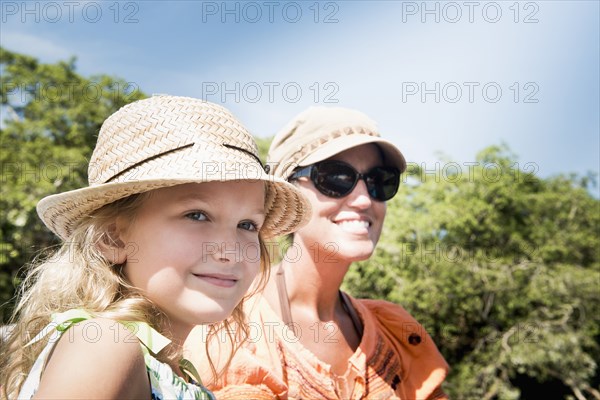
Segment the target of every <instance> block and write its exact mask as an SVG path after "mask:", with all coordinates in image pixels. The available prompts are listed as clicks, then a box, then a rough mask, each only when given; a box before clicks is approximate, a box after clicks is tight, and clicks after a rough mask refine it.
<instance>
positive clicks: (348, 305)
mask: <svg viewBox="0 0 600 400" xmlns="http://www.w3.org/2000/svg"><path fill="white" fill-rule="evenodd" d="M340 299H341V300H342V306H343V307H344V309H345V310H346V312H347V313H348V315H349V316H350V319H351V320H352V325H354V329H356V333H358V336H359V337H361V338H362V335H363V330H364V327H363V323H362V321H361V319H360V317H359V316H358V313H357V312H356V309H355V308H354V306H353V305H352V302H351V301H350V298H349V297H348V295H347V294H346V293H344V292H342V291H341V290H340Z"/></svg>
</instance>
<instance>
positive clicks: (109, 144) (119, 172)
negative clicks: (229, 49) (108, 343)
mask: <svg viewBox="0 0 600 400" xmlns="http://www.w3.org/2000/svg"><path fill="white" fill-rule="evenodd" d="M236 180H251V181H264V182H266V184H267V190H266V198H265V213H266V215H265V222H264V224H263V227H262V228H261V234H262V236H263V237H264V238H272V237H274V236H278V235H284V234H287V233H290V232H292V231H294V230H296V229H297V228H299V227H301V226H302V225H304V224H305V223H306V222H307V221H308V219H309V217H310V205H309V203H308V201H307V200H306V199H305V198H304V197H303V195H302V194H301V193H300V192H299V191H298V189H296V188H295V187H294V186H293V185H291V184H289V183H287V182H284V181H283V180H281V179H276V178H274V177H273V176H272V175H268V174H267V173H266V172H265V171H264V169H263V166H262V164H261V162H260V160H259V158H258V148H257V146H256V142H255V141H254V139H253V138H252V135H250V133H249V132H248V131H247V130H246V128H244V127H243V126H242V125H241V124H240V122H239V121H237V120H236V119H235V117H234V116H233V115H232V114H231V113H230V112H229V111H228V110H227V109H225V108H224V107H222V106H219V105H217V104H213V103H210V102H207V101H204V100H199V99H193V98H189V97H179V96H167V95H160V96H153V97H150V98H148V99H144V100H139V101H136V102H133V103H131V104H128V105H126V106H124V107H122V108H121V109H120V110H118V111H117V112H115V113H114V114H113V115H111V116H110V117H108V118H107V119H106V121H104V123H103V124H102V128H101V129H100V133H99V135H98V141H97V143H96V147H95V149H94V152H93V153H92V158H91V159H90V164H89V168H88V181H89V187H87V188H82V189H77V190H73V191H70V192H65V193H60V194H55V195H52V196H48V197H46V198H44V199H42V200H41V201H40V202H39V203H38V206H37V210H38V215H39V216H40V218H41V219H42V221H43V222H44V223H45V224H46V226H48V228H50V230H52V231H53V232H54V233H56V234H57V235H58V236H60V237H61V238H62V239H65V240H66V239H68V238H69V237H70V236H71V234H72V232H73V229H74V228H75V227H76V226H77V224H79V223H80V222H81V220H82V219H83V218H84V217H86V216H88V215H90V214H91V213H92V212H93V211H95V210H97V209H99V208H101V207H102V206H104V205H107V204H109V203H112V202H114V201H116V200H119V199H121V198H124V197H127V196H130V195H132V194H136V193H144V192H147V191H149V190H153V189H159V188H163V187H169V186H174V185H179V184H184V183H194V182H196V183H202V182H215V181H236ZM240 201H243V198H241V200H240Z"/></svg>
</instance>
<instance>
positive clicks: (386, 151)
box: [298, 135, 406, 172]
mask: <svg viewBox="0 0 600 400" xmlns="http://www.w3.org/2000/svg"><path fill="white" fill-rule="evenodd" d="M369 143H373V144H376V145H378V146H379V148H380V149H381V150H382V151H383V155H384V157H385V164H386V165H392V166H395V167H396V168H398V169H399V170H400V172H404V171H405V170H406V160H405V159H404V155H403V154H402V153H401V152H400V150H398V148H397V147H396V146H394V144H392V143H391V142H389V141H387V140H385V139H382V138H380V137H377V136H370V135H349V136H340V137H338V138H335V139H332V140H329V141H327V142H326V143H323V144H322V145H320V146H319V147H318V148H317V149H315V150H314V151H312V152H311V153H310V154H308V156H307V157H306V158H304V159H302V160H300V161H299V162H298V166H299V167H305V166H308V165H312V164H315V163H318V162H320V161H323V160H326V159H328V158H330V157H333V156H335V155H336V154H339V153H341V152H343V151H346V150H349V149H351V148H354V147H357V146H361V145H363V144H369Z"/></svg>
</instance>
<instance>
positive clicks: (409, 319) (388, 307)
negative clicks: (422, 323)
mask: <svg viewBox="0 0 600 400" xmlns="http://www.w3.org/2000/svg"><path fill="white" fill-rule="evenodd" d="M348 297H349V298H350V300H351V301H352V304H353V305H354V307H356V308H357V309H358V311H359V313H361V314H363V313H365V312H367V313H368V314H370V315H371V316H373V317H374V318H376V319H377V320H378V321H380V322H389V323H418V322H417V320H416V319H415V318H414V317H413V316H412V315H411V314H410V313H409V312H408V311H406V309H405V308H404V307H402V306H401V305H399V304H396V303H392V302H390V301H386V300H373V299H356V298H354V297H352V296H348Z"/></svg>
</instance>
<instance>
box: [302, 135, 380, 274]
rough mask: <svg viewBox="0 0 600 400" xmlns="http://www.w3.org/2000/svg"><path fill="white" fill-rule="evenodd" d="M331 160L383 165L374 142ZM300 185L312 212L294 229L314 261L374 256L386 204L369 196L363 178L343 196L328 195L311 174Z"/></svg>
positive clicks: (367, 167) (360, 166)
mask: <svg viewBox="0 0 600 400" xmlns="http://www.w3.org/2000/svg"><path fill="white" fill-rule="evenodd" d="M330 160H340V161H344V162H346V163H348V164H350V165H352V166H353V167H354V168H355V169H356V170H357V171H358V172H360V173H365V172H367V171H369V170H370V169H371V168H373V167H376V166H382V165H383V162H382V160H381V155H380V151H379V149H378V148H377V146H376V145H374V144H365V145H361V146H357V147H354V148H351V149H349V150H346V151H343V152H341V153H339V154H336V155H335V156H333V157H331V158H330ZM298 187H299V188H300V190H301V191H302V192H303V193H304V195H305V196H306V197H307V198H308V199H309V200H310V202H311V205H312V209H313V212H312V217H311V220H310V222H309V223H308V224H307V225H306V226H304V227H303V228H302V229H300V230H299V231H297V232H296V233H295V240H301V241H302V242H303V243H304V245H305V246H306V248H307V250H308V251H309V252H310V253H311V256H312V257H313V258H314V259H315V262H317V263H327V262H328V261H329V262H334V261H348V262H353V261H360V260H365V259H367V258H369V257H370V256H371V254H372V253H373V251H374V250H375V246H376V245H377V242H378V241H379V236H380V235H381V229H382V228H383V221H384V219H385V212H386V204H385V202H381V201H377V200H374V199H372V198H371V197H370V196H369V194H368V193H367V188H366V185H365V182H364V181H363V180H362V179H361V180H359V181H358V183H357V184H356V187H355V188H354V190H353V191H352V192H351V193H350V194H349V195H347V196H345V197H342V198H332V197H327V196H326V195H324V194H322V193H321V192H319V191H318V190H317V189H316V188H315V187H314V185H313V183H312V181H311V180H310V179H308V178H300V179H299V180H298Z"/></svg>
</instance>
